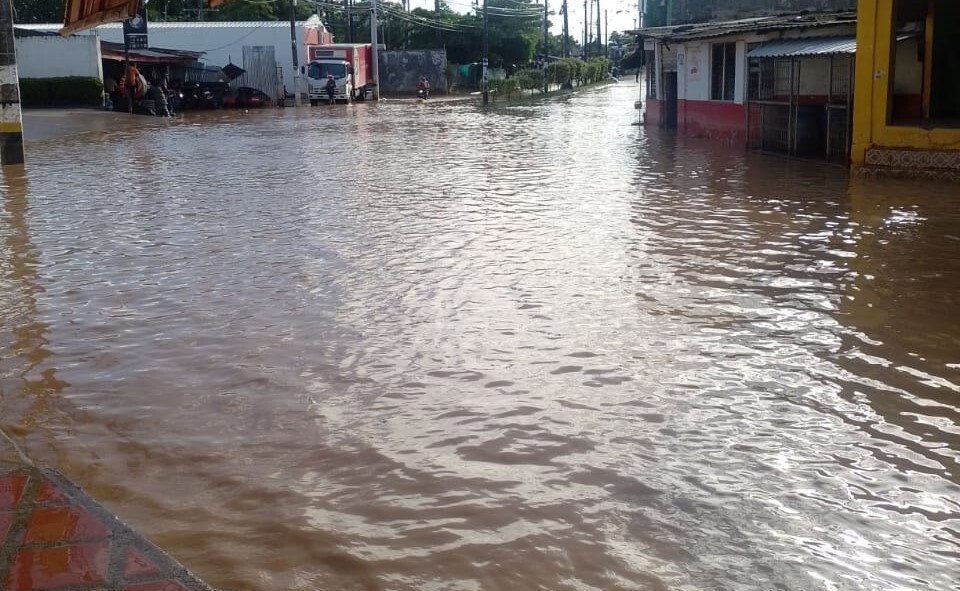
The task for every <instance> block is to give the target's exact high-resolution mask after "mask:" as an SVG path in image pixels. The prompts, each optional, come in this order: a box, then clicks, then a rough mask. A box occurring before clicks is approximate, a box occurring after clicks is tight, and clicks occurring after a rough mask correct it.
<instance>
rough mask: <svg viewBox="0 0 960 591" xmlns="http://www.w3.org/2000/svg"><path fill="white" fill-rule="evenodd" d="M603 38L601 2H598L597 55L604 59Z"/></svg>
mask: <svg viewBox="0 0 960 591" xmlns="http://www.w3.org/2000/svg"><path fill="white" fill-rule="evenodd" d="M602 43H603V37H602V36H601V35H600V0H597V55H599V56H601V57H603V47H601V44H602Z"/></svg>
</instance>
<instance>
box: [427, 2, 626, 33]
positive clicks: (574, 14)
mask: <svg viewBox="0 0 960 591" xmlns="http://www.w3.org/2000/svg"><path fill="white" fill-rule="evenodd" d="M480 1H481V2H482V0H480ZM535 1H536V2H537V3H538V4H540V5H541V6H542V5H543V0H535ZM445 2H446V3H447V5H449V6H450V8H451V9H453V10H455V11H456V12H461V13H466V12H470V11H471V7H472V5H473V3H472V0H445ZM547 3H548V8H549V9H550V12H553V13H554V14H552V15H550V22H551V23H552V26H551V28H550V32H551V33H553V34H555V35H559V34H560V33H561V32H562V30H563V15H561V14H560V6H561V5H562V0H547ZM433 7H434V0H410V8H411V9H413V8H426V9H428V10H433ZM567 7H568V8H569V10H570V17H569V27H570V36H571V37H573V38H574V39H582V38H583V21H584V20H585V18H584V13H583V0H567ZM596 7H597V5H596V3H594V4H593V11H594V12H596ZM604 11H606V13H607V19H608V24H609V32H610V33H612V32H614V31H621V32H623V31H626V30H628V29H634V28H636V27H637V26H639V24H638V22H637V19H638V18H639V10H638V9H637V0H600V12H601V15H602V14H603V12H604ZM592 22H593V26H592V28H593V31H594V35H596V30H597V20H596V15H593V19H592ZM600 25H601V27H603V34H604V35H607V33H608V32H607V30H606V29H607V24H605V23H604V22H603V21H602V20H601V22H600Z"/></svg>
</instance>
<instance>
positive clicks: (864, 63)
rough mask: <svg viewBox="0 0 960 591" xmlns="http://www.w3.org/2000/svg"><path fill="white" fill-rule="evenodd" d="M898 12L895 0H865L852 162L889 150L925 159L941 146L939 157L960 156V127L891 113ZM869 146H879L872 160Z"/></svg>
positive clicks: (881, 157) (877, 157)
mask: <svg viewBox="0 0 960 591" xmlns="http://www.w3.org/2000/svg"><path fill="white" fill-rule="evenodd" d="M892 17H893V0H860V2H859V6H858V15H857V48H858V50H857V61H856V80H855V84H854V89H855V90H854V108H853V145H852V148H851V154H850V159H851V162H852V164H853V165H854V166H862V165H864V164H871V162H872V163H878V162H886V161H887V160H885V159H886V158H887V157H888V156H890V158H895V159H896V160H897V161H898V162H906V161H907V156H910V157H911V158H910V161H912V162H921V160H922V157H923V155H924V154H923V152H924V151H932V152H937V153H938V155H937V159H938V160H951V161H952V160H960V158H958V157H956V156H954V154H956V153H957V152H958V151H960V129H957V128H953V127H934V126H929V125H927V126H923V127H920V126H915V125H905V124H898V125H894V124H891V123H890V122H889V121H888V119H887V115H888V113H889V112H890V107H891V106H892V105H891V104H890V101H891V100H892V93H891V92H889V90H890V86H891V85H892V83H891V75H892V72H891V71H890V55H891V53H892V51H893V48H892V47H891V43H892V41H893V24H892V20H893V18H892ZM868 152H873V155H872V156H871V158H872V160H870V161H868V158H867V156H868ZM890 161H892V160H890ZM884 165H885V164H884Z"/></svg>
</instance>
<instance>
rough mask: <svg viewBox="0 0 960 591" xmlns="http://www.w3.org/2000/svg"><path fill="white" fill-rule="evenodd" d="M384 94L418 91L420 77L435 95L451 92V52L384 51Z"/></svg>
mask: <svg viewBox="0 0 960 591" xmlns="http://www.w3.org/2000/svg"><path fill="white" fill-rule="evenodd" d="M378 61H379V64H380V95H381V96H384V97H388V98H389V97H390V96H391V95H394V96H397V95H408V94H414V93H416V92H417V82H418V81H419V80H420V76H426V77H427V80H429V81H430V89H431V91H432V92H434V93H438V92H446V91H447V50H445V49H421V50H415V51H413V50H412V51H381V52H380V55H379V56H378Z"/></svg>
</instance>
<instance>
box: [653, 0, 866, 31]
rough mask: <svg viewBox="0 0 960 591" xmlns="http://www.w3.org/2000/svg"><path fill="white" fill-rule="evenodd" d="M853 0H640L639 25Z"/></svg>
mask: <svg viewBox="0 0 960 591" xmlns="http://www.w3.org/2000/svg"><path fill="white" fill-rule="evenodd" d="M856 7H857V0H641V3H640V10H641V13H642V16H643V25H642V26H643V27H663V26H670V25H683V24H690V23H706V22H711V21H730V20H738V19H744V18H751V17H759V16H774V15H778V14H786V13H798V12H801V11H808V12H825V11H831V10H854V9H856Z"/></svg>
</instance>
